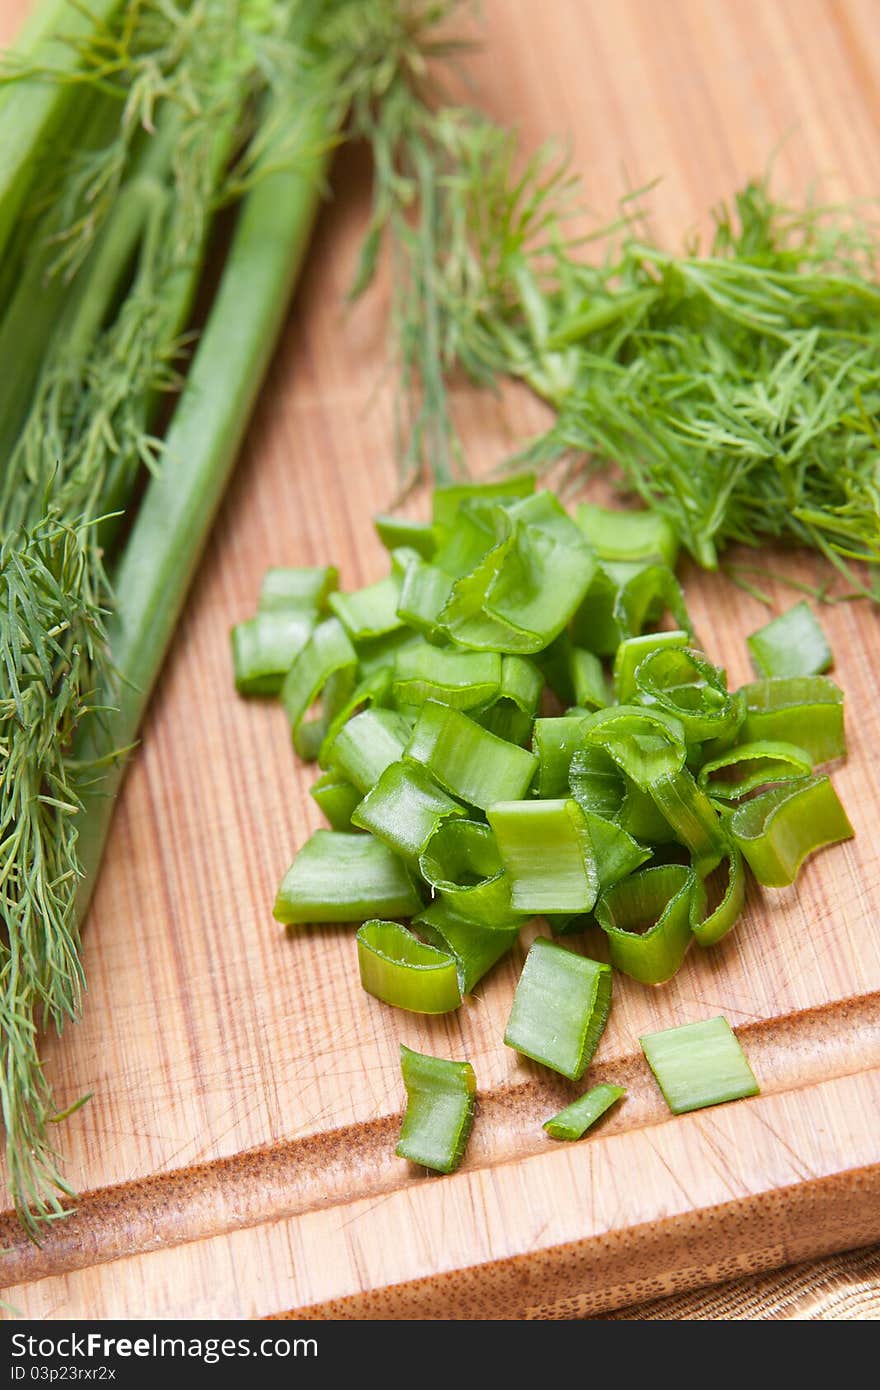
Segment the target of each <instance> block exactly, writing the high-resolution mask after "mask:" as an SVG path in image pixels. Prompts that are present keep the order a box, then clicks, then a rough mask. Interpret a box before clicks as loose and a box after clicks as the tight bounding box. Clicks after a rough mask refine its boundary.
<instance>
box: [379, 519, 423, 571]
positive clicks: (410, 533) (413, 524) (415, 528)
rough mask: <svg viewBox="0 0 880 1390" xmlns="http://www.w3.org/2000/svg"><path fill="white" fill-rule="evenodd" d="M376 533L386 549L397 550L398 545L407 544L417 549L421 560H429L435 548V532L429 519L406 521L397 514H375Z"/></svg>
mask: <svg viewBox="0 0 880 1390" xmlns="http://www.w3.org/2000/svg"><path fill="white" fill-rule="evenodd" d="M373 525H374V526H375V528H376V534H377V535H378V537H379V540H380V541H381V542H382V544H383V545H384V547H385V549H386V550H397V549H398V547H399V546H402V545H405V546H409V547H410V549H412V550H416V551H418V553H419V555H421V557H422V559H423V560H430V558H431V556H432V555H433V554H434V551H435V550H436V549H437V533H436V531H435V529H434V527H433V526H432V525H431V523H430V522H429V521H407V520H406V519H405V518H404V517H399V516H376V517H374V518H373Z"/></svg>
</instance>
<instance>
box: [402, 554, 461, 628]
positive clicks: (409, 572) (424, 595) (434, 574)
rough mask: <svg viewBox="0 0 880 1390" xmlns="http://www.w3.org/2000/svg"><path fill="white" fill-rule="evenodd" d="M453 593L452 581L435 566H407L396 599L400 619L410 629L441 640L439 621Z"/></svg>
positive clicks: (425, 564) (424, 564)
mask: <svg viewBox="0 0 880 1390" xmlns="http://www.w3.org/2000/svg"><path fill="white" fill-rule="evenodd" d="M451 592H452V580H451V579H450V578H449V575H448V574H444V573H443V570H441V569H438V567H437V566H436V565H429V564H427V563H423V564H418V563H416V562H413V563H412V564H411V565H407V567H406V570H405V571H404V574H403V579H402V581H401V585H400V594H399V596H398V599H397V616H398V618H400V620H401V622H403V623H406V624H407V626H408V627H411V628H414V629H415V630H416V631H417V632H422V633H424V635H425V636H426V637H430V638H432V639H436V640H438V641H439V640H440V639H442V637H443V633H442V631H441V628H440V623H439V618H440V614H441V612H442V611H443V608H444V607H445V605H446V603H447V601H448V599H449V595H450V593H451Z"/></svg>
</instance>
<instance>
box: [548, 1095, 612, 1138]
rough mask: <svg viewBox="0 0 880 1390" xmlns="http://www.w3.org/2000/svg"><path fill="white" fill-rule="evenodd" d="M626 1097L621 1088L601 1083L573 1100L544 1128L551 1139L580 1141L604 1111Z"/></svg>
mask: <svg viewBox="0 0 880 1390" xmlns="http://www.w3.org/2000/svg"><path fill="white" fill-rule="evenodd" d="M625 1095H626V1090H625V1088H624V1087H623V1086H612V1085H609V1084H608V1083H607V1082H603V1083H602V1084H601V1085H599V1086H594V1087H593V1089H592V1090H591V1091H587V1093H586V1095H583V1096H580V1097H579V1098H578V1099H577V1100H573V1101H572V1103H571V1105H567V1106H566V1107H565V1109H564V1110H560V1112H559V1114H558V1115H554V1116H553V1118H552V1119H550V1120H545V1121H544V1128H545V1129H546V1131H547V1133H548V1134H549V1135H550V1138H551V1139H582V1138H583V1136H584V1135H585V1134H586V1132H587V1130H588V1129H589V1128H590V1127H591V1126H592V1125H594V1124H595V1123H596V1121H597V1120H600V1119H601V1118H602V1116H603V1115H604V1114H605V1112H606V1110H610V1109H611V1106H612V1105H616V1104H617V1102H618V1101H619V1100H621V1099H622V1098H623V1097H624V1096H625Z"/></svg>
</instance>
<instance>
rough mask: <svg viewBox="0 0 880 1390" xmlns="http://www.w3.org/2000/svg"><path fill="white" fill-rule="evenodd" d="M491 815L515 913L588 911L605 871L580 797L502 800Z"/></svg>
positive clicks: (490, 811)
mask: <svg viewBox="0 0 880 1390" xmlns="http://www.w3.org/2000/svg"><path fill="white" fill-rule="evenodd" d="M488 815H489V824H490V825H491V827H492V829H493V830H494V832H495V839H496V841H497V844H498V852H499V854H500V855H501V861H502V863H503V864H504V867H505V869H506V870H507V876H508V879H509V881H510V901H511V905H512V907H513V910H514V912H525V913H533V912H550V913H569V912H586V911H587V910H588V908H591V907H592V906H593V903H594V902H595V901H596V894H597V893H598V891H599V875H598V870H597V867H596V861H595V858H594V855H593V846H592V842H591V840H590V834H589V830H588V829H587V822H586V819H585V816H584V813H583V811H582V810H581V808H580V806H578V804H577V802H576V801H572V800H559V801H502V802H498V803H496V804H495V805H494V806H490V807H489V812H488Z"/></svg>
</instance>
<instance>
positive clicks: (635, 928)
mask: <svg viewBox="0 0 880 1390" xmlns="http://www.w3.org/2000/svg"><path fill="white" fill-rule="evenodd" d="M695 884H696V875H695V873H694V872H693V870H692V869H688V868H686V867H685V866H684V865H682V864H662V865H658V866H657V867H655V868H650V869H641V870H640V871H639V872H638V873H635V874H631V875H630V876H629V878H625V879H623V880H622V881H621V882H620V883H616V884H613V885H612V886H611V887H610V888H606V889H605V891H604V892H603V893H602V894H601V896H600V897H599V900H598V902H597V903H596V921H597V922H598V923H599V926H600V927H601V928H602V930H603V931H604V932H605V934H606V936H607V937H608V952H609V955H610V957H611V964H612V965H613V966H614V968H615V969H616V970H622V971H623V973H624V975H630V976H632V978H633V979H634V980H640V981H641V983H642V984H646V985H659V984H662V983H663V982H664V980H669V979H671V978H672V976H673V975H674V974H675V972H676V971H677V970H678V968H679V966H680V965H681V963H682V961H683V960H684V958H685V955H686V954H687V950H688V947H689V946H690V944H691V925H690V905H691V897H692V895H693V892H694V888H695Z"/></svg>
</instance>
